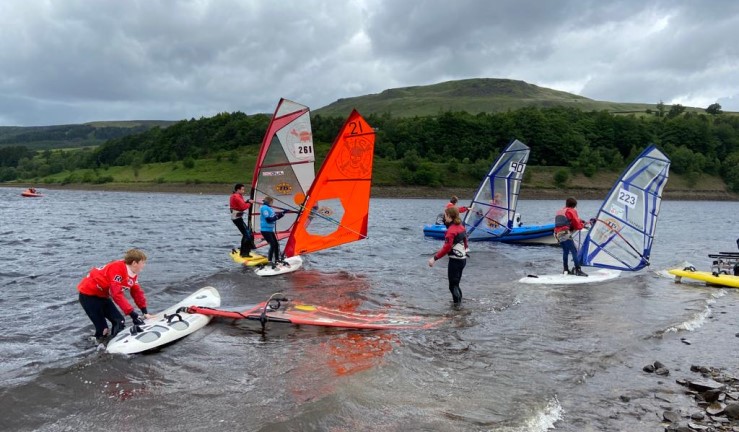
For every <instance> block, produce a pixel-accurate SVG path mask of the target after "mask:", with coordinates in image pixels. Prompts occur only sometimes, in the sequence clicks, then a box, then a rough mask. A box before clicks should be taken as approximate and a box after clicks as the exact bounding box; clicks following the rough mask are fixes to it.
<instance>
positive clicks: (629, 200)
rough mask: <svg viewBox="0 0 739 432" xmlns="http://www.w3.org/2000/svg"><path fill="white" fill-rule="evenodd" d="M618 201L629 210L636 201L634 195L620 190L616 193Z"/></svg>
mask: <svg viewBox="0 0 739 432" xmlns="http://www.w3.org/2000/svg"><path fill="white" fill-rule="evenodd" d="M618 201H619V202H621V203H623V204H625V205H626V206H627V207H629V208H634V207H635V206H636V202H637V201H638V200H637V196H636V195H635V194H633V193H631V192H629V191H627V190H625V189H621V190H619V191H618Z"/></svg>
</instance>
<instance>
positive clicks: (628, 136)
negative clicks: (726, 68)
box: [0, 104, 739, 192]
mask: <svg viewBox="0 0 739 432" xmlns="http://www.w3.org/2000/svg"><path fill="white" fill-rule="evenodd" d="M660 106H662V109H659V107H660ZM680 108H681V107H680V105H673V106H672V107H671V108H669V109H667V108H666V107H664V105H663V104H660V105H658V110H657V111H656V112H654V113H651V112H647V113H642V114H627V115H623V114H614V113H609V112H606V111H581V110H578V109H575V108H565V107H552V108H537V107H528V108H521V109H517V110H510V111H507V112H500V113H480V114H474V115H473V114H469V113H467V112H441V113H439V114H438V115H435V116H426V117H413V118H398V117H393V116H391V115H389V114H381V115H377V114H370V115H368V116H366V118H367V121H368V122H369V124H371V125H372V126H373V127H374V128H375V129H376V132H377V140H376V145H375V147H376V157H379V158H384V159H386V160H401V161H403V163H402V169H403V170H404V173H403V179H404V181H406V182H410V183H413V184H418V185H435V184H438V183H439V182H441V181H443V177H444V176H445V175H449V174H450V173H451V174H453V173H454V172H455V171H456V170H458V169H459V167H460V166H465V165H475V164H476V165H479V166H481V167H482V168H486V167H487V166H489V164H490V163H491V162H492V161H493V160H494V159H495V158H496V157H497V155H498V153H499V152H500V151H501V149H502V148H504V147H505V146H506V145H507V144H508V143H509V142H510V141H511V140H512V139H514V138H517V139H519V140H521V141H522V142H524V143H525V144H527V145H528V146H529V147H531V157H530V159H529V164H531V165H539V166H562V167H568V168H569V169H571V170H572V171H574V172H581V173H583V174H584V175H586V176H591V175H593V174H594V173H595V172H597V171H598V170H603V169H606V170H613V171H617V170H620V169H622V168H623V167H624V166H625V164H626V163H628V162H630V161H631V160H632V159H633V158H634V157H635V156H636V155H637V154H638V153H639V152H640V151H641V150H642V149H644V148H645V147H646V146H648V145H649V144H652V143H654V144H656V145H658V146H659V147H660V148H661V149H662V150H663V151H664V152H665V153H666V154H667V155H668V157H670V159H671V160H672V166H671V168H672V170H673V171H674V172H675V173H678V174H683V175H687V176H689V177H691V176H692V177H696V178H697V176H700V175H701V174H711V175H719V176H721V177H722V178H723V180H724V181H725V182H726V183H727V184H728V186H729V188H730V189H731V190H733V191H735V192H739V117H738V116H734V115H728V114H722V113H721V110H720V106H717V104H714V105H712V106H711V107H709V108H710V111H709V109H707V110H706V113H696V112H686V111H685V110H684V109H682V110H681V109H680ZM344 120H345V119H343V118H338V117H326V116H321V115H314V116H313V117H312V119H311V122H312V127H313V135H314V141H316V142H324V143H330V142H332V141H333V139H334V137H335V135H336V133H337V132H338V130H339V129H340V127H341V126H342V125H343V123H344ZM268 124H269V116H267V115H265V114H255V115H246V114H244V113H241V112H234V113H221V114H217V115H215V116H213V117H208V118H201V119H199V120H195V119H190V120H183V121H181V122H177V123H175V124H173V125H171V126H169V127H167V128H164V129H162V128H159V127H154V128H152V129H149V130H148V131H145V132H142V133H139V134H135V135H129V136H124V137H116V138H112V139H109V140H107V141H106V142H105V143H103V144H102V145H100V146H98V147H96V148H86V149H78V150H67V151H52V150H44V151H41V152H35V151H31V150H29V149H27V148H26V147H24V146H12V147H6V148H0V181H8V180H15V179H33V178H39V177H43V176H46V175H49V174H54V173H58V172H61V171H63V170H73V169H80V168H95V169H100V168H105V167H109V166H119V165H122V166H141V165H142V164H146V163H156V162H169V161H185V160H196V159H199V158H210V157H215V156H216V155H222V154H224V152H225V153H231V154H234V155H236V154H238V152H240V151H244V150H247V149H249V148H250V147H251V148H254V149H256V148H258V146H259V145H260V144H261V141H262V138H263V136H264V133H265V130H266V128H267V125H268ZM430 162H435V164H431V163H430ZM439 163H444V164H445V165H444V166H445V167H446V168H445V171H444V172H440V171H439V168H438V167H439Z"/></svg>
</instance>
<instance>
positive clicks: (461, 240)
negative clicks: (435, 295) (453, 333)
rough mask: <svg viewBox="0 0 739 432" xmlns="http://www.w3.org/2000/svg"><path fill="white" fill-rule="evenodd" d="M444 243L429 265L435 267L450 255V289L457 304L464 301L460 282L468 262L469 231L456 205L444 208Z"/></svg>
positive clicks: (448, 271)
mask: <svg viewBox="0 0 739 432" xmlns="http://www.w3.org/2000/svg"><path fill="white" fill-rule="evenodd" d="M444 225H446V227H447V229H446V234H445V235H444V245H443V246H442V247H441V249H439V251H438V252H436V253H435V254H434V256H432V257H431V258H429V267H433V266H434V264H435V263H436V261H438V260H440V259H441V258H443V257H444V255H448V256H449V267H448V269H447V277H448V278H449V291H450V292H451V293H452V301H453V302H454V305H455V306H459V305H460V304H461V303H462V289H461V288H460V287H459V283H460V282H461V281H462V271H463V270H464V267H465V265H466V264H467V250H468V247H467V231H465V229H464V225H462V219H460V217H459V210H457V208H456V207H453V206H452V207H448V208H446V209H445V210H444Z"/></svg>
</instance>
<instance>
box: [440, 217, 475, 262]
mask: <svg viewBox="0 0 739 432" xmlns="http://www.w3.org/2000/svg"><path fill="white" fill-rule="evenodd" d="M460 236H464V248H465V249H467V248H468V246H467V231H466V230H465V229H464V225H462V224H459V225H457V224H451V225H449V227H448V228H447V229H446V234H444V246H442V247H441V249H439V251H438V252H436V253H435V254H434V260H438V259H441V258H443V257H444V255H448V254H449V252H451V251H452V247H454V243H459V240H460V239H459V237H460Z"/></svg>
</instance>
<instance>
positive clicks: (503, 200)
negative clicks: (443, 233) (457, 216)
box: [464, 140, 530, 240]
mask: <svg viewBox="0 0 739 432" xmlns="http://www.w3.org/2000/svg"><path fill="white" fill-rule="evenodd" d="M529 153H530V149H529V147H528V146H527V145H526V144H524V143H522V142H521V141H519V140H514V141H513V142H512V143H511V144H509V145H508V147H506V148H505V150H503V152H502V153H501V154H500V156H498V159H496V161H495V162H494V163H493V166H492V167H491V168H490V171H489V172H488V174H487V175H486V176H485V178H484V179H483V180H482V183H480V187H478V188H477V193H476V194H475V198H474V199H473V200H472V203H471V204H470V209H469V210H468V211H467V213H466V214H465V216H464V225H465V227H466V229H467V235H468V236H469V238H470V239H473V240H475V239H476V240H480V239H483V238H494V237H500V236H504V235H506V234H507V233H508V232H509V231H510V230H511V228H513V220H514V218H515V216H516V205H517V204H518V194H519V191H520V189H521V181H522V180H523V173H524V170H525V169H526V162H528V160H529Z"/></svg>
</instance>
